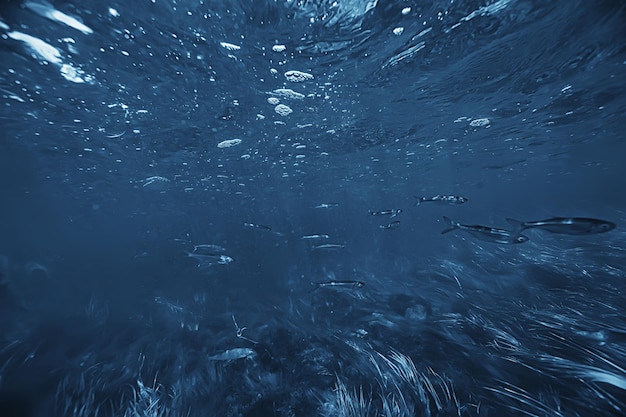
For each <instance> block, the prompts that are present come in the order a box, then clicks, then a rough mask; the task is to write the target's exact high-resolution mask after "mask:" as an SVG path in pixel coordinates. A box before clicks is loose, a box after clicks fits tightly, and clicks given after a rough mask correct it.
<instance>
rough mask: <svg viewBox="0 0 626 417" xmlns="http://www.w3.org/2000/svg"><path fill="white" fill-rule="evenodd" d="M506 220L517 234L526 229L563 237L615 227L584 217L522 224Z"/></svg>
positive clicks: (606, 222)
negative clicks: (562, 235) (557, 234)
mask: <svg viewBox="0 0 626 417" xmlns="http://www.w3.org/2000/svg"><path fill="white" fill-rule="evenodd" d="M506 220H507V221H508V222H509V223H510V224H511V225H512V226H513V227H515V230H516V231H518V232H521V231H522V230H526V229H539V230H545V231H546V232H550V233H560V234H564V235H595V234H598V233H605V232H608V231H610V230H613V229H615V226H616V224H615V223H613V222H609V221H606V220H599V219H591V218H586V217H552V218H551V219H546V220H539V221H534V222H522V221H519V220H515V219H510V218H509V219H506Z"/></svg>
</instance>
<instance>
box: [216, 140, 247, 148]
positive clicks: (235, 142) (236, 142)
mask: <svg viewBox="0 0 626 417" xmlns="http://www.w3.org/2000/svg"><path fill="white" fill-rule="evenodd" d="M240 143H241V139H229V140H223V141H221V142H220V143H218V144H217V147H218V148H230V147H232V146H236V145H239V144H240Z"/></svg>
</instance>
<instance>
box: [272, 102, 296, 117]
mask: <svg viewBox="0 0 626 417" xmlns="http://www.w3.org/2000/svg"><path fill="white" fill-rule="evenodd" d="M274 111H275V112H276V113H278V114H280V115H281V116H288V115H290V114H291V113H293V110H291V107H289V106H285V105H284V104H279V105H278V106H276V107H274Z"/></svg>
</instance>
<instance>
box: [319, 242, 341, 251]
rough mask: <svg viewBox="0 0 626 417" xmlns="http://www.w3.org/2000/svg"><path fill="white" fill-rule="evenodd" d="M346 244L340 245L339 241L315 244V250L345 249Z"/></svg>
mask: <svg viewBox="0 0 626 417" xmlns="http://www.w3.org/2000/svg"><path fill="white" fill-rule="evenodd" d="M345 247H346V245H339V244H337V243H325V244H323V245H317V246H313V248H312V249H313V250H336V249H343V248H345Z"/></svg>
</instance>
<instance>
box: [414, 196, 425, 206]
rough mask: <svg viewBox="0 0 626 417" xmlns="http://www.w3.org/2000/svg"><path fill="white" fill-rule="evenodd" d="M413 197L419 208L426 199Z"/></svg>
mask: <svg viewBox="0 0 626 417" xmlns="http://www.w3.org/2000/svg"><path fill="white" fill-rule="evenodd" d="M413 197H415V200H416V201H415V205H416V206H419V205H420V204H422V201H424V197H418V196H416V195H414V196H413Z"/></svg>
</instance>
